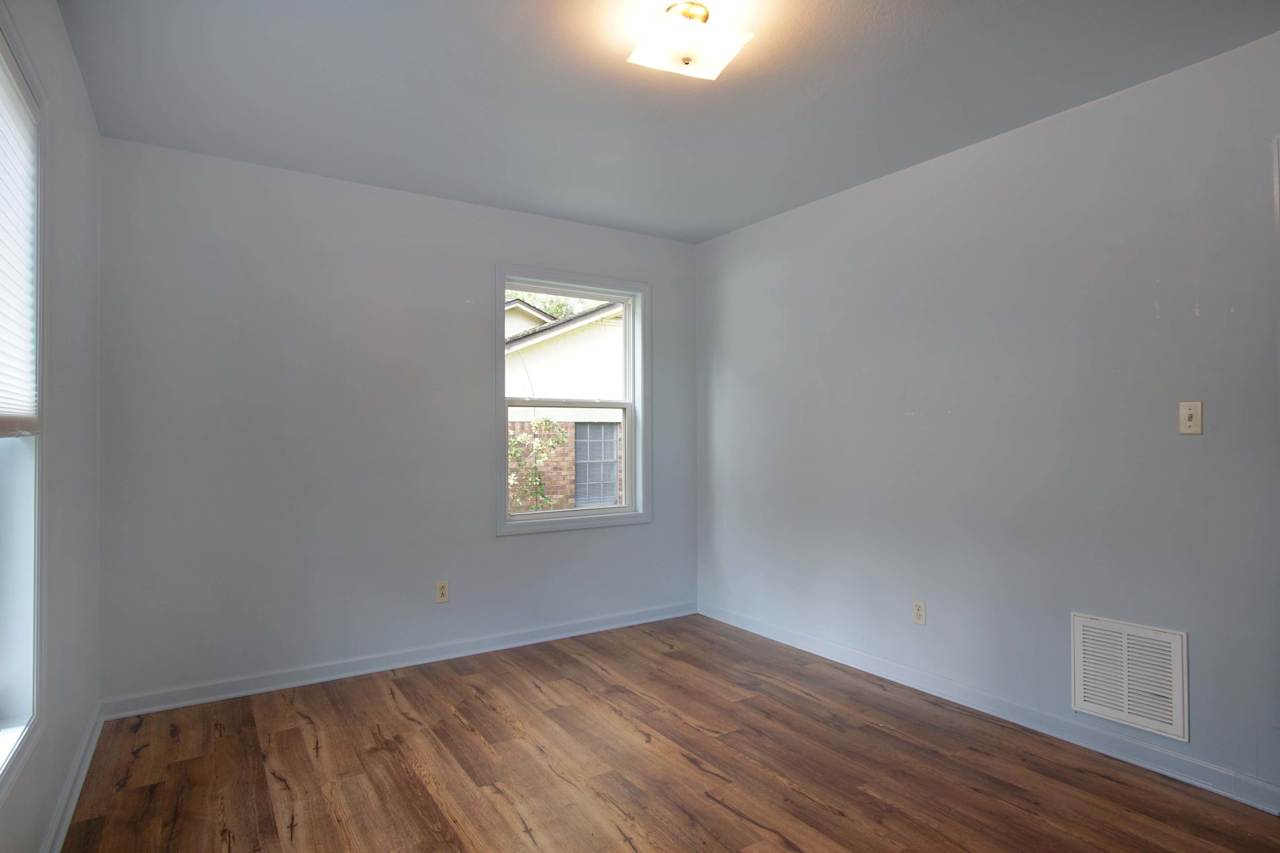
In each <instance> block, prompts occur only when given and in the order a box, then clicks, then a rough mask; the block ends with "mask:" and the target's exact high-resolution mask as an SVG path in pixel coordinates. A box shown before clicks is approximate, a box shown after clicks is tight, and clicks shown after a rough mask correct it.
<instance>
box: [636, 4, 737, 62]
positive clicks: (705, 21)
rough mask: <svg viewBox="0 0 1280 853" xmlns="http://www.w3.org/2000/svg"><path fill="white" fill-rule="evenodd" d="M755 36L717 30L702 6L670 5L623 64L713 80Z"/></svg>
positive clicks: (709, 14)
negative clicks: (628, 63)
mask: <svg viewBox="0 0 1280 853" xmlns="http://www.w3.org/2000/svg"><path fill="white" fill-rule="evenodd" d="M754 35H755V33H744V32H739V31H737V30H729V29H721V28H719V27H717V26H716V25H714V24H712V23H711V11H710V10H709V9H707V7H706V6H704V5H703V4H702V3H672V4H671V5H670V6H668V7H667V11H666V13H665V14H663V15H662V16H661V17H660V18H658V19H657V20H655V21H653V23H652V25H651V26H650V28H649V30H648V31H647V32H646V33H644V34H643V35H642V36H641V38H640V40H639V41H638V42H637V43H636V49H635V50H633V51H631V56H629V57H627V62H630V63H632V64H633V65H643V66H645V67H646V68H656V69H658V70H659V71H670V72H672V73H673V74H683V75H685V76H686V77H698V78H700V79H702V80H714V79H716V78H717V77H719V76H720V72H721V71H723V70H724V67H725V66H726V65H728V64H729V63H730V61H732V60H733V58H734V57H735V56H737V55H738V51H740V50H742V46H743V45H745V44H746V43H747V42H749V41H751V39H752V37H753V36H754Z"/></svg>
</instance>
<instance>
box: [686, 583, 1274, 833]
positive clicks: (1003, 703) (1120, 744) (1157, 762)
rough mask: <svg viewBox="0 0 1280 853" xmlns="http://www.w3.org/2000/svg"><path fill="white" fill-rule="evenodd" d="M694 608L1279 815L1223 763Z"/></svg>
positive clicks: (1268, 796) (1262, 786) (1260, 784)
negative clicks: (1188, 754)
mask: <svg viewBox="0 0 1280 853" xmlns="http://www.w3.org/2000/svg"><path fill="white" fill-rule="evenodd" d="M699 611H700V612H701V613H702V614H703V615H705V616H709V617H710V618H712V619H716V620H718V621H720V622H725V623H728V624H729V625H733V626H735V627H737V628H741V629H743V630H744V631H750V632H751V633H753V634H760V635H761V636H764V637H768V638H769V639H771V640H777V641H778V642H780V643H785V644H786V645H788V646H793V647H795V648H797V649H802V650H804V651H806V652H812V653H813V654H815V655H819V656H820V657H824V658H827V659H829V660H833V661H836V662H838V663H842V664H845V665H847V666H851V667H854V668H856V669H861V670H863V671H865V672H869V673H872V674H873V675H878V676H880V677H882V678H887V679H889V680H890V681H896V682H898V683H899V684H905V685H907V686H908V687H914V688H915V689H917V690H923V691H924V692H926V693H931V694H933V695H934V696H939V697H941V698H943V699H947V700H949V701H952V702H955V703H957V704H960V705H965V706H967V707H970V708H974V709H976V710H979V711H983V712H985V713H988V714H991V715H993V716H996V717H1000V718H1001V719H1004V720H1008V721H1010V722H1013V723H1017V724H1018V725H1022V726H1026V727H1027V728H1029V729H1034V730H1035V731H1038V732H1042V733H1044V734H1047V735H1052V736H1053V737H1057V738H1061V739H1062V740H1065V741H1070V742H1071V743H1074V744H1077V745H1079V746H1083V747H1085V748H1087V749H1092V750H1095V751H1096V752H1101V753H1103V754H1104V755H1109V756H1111V757H1112V758H1118V759H1120V760H1121V761H1127V762H1129V763H1130V764H1136V765H1138V766H1139V767H1144V768H1146V769H1147V770H1153V771H1155V772H1156V773H1161V774H1163V775H1165V776H1171V777H1173V778H1174V779H1178V780H1180V781H1183V782H1187V783H1189V784H1192V785H1195V786H1197V787H1199V788H1205V789H1207V790H1210V791H1213V792H1214V793H1218V794H1222V795H1223V796H1225V797H1230V798H1231V799H1233V800H1239V801H1240V802H1242V803H1246V804H1248V805H1251V806H1254V807H1255V808H1260V809H1263V810H1264V811H1268V812H1271V813H1272V814H1280V786H1277V785H1274V784H1272V783H1270V782H1267V781H1265V780H1263V779H1259V778H1257V777H1256V776H1250V775H1248V774H1245V773H1240V772H1238V771H1236V770H1232V769H1230V768H1228V767H1219V766H1218V765H1216V764H1210V763H1209V762H1207V761H1201V760H1200V759H1197V758H1191V757H1190V756H1186V755H1182V754H1180V753H1177V752H1173V751H1172V750H1167V749H1162V748H1160V747H1159V746H1155V745H1153V744H1149V743H1144V742H1142V741H1139V740H1136V739H1133V738H1128V737H1125V736H1123V735H1120V734H1116V733H1114V732H1107V731H1101V730H1099V729H1096V728H1093V727H1092V726H1089V725H1086V724H1084V723H1082V722H1080V721H1078V720H1076V719H1072V718H1068V717H1059V716H1057V715H1054V714H1048V713H1045V712H1043V711H1038V710H1036V709H1034V708H1029V707H1027V706H1025V705H1020V704H1018V703H1016V702H1012V701H1009V700H1007V699H1002V698H1000V697H999V696H994V695H992V694H990V693H986V692H984V691H982V690H978V689H976V688H973V687H968V686H966V685H964V684H960V683H959V682H956V681H952V680H951V679H949V678H945V677H943V676H939V675H934V674H933V673H929V672H924V671H923V670H919V669H915V668H914V667H909V666H904V665H902V664H899V663H894V662H893V661H889V660H885V659H884V658H880V657H876V656H875V655H869V654H867V653H865V652H861V651H858V650H857V649H854V648H851V647H849V646H846V645H843V644H841V643H836V642H832V641H830V640H823V639H820V638H818V637H811V636H809V635H807V634H804V633H801V632H799V631H792V630H790V629H788V628H782V627H779V626H777V625H771V624H769V623H766V622H762V621H760V620H758V619H754V618H752V617H750V616H745V615H743V614H741V613H735V612H732V611H729V610H725V609H723V608H720V607H715V606H711V605H703V606H702V607H700V608H699Z"/></svg>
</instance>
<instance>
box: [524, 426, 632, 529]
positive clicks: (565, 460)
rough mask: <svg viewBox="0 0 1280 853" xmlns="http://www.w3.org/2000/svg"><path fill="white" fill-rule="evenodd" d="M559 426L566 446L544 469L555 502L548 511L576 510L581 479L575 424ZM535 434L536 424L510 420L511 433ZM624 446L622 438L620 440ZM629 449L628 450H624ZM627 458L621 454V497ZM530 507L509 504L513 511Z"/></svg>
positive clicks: (619, 478) (619, 474)
mask: <svg viewBox="0 0 1280 853" xmlns="http://www.w3.org/2000/svg"><path fill="white" fill-rule="evenodd" d="M558 425H559V426H560V428H561V429H563V430H564V432H565V437H566V438H565V443H564V445H563V446H561V447H560V448H559V449H558V450H557V451H556V453H555V454H554V455H552V456H551V458H549V459H548V460H547V461H546V463H545V464H544V465H543V466H542V481H543V483H544V485H545V488H546V492H547V497H548V498H549V499H550V500H551V506H549V507H547V509H572V508H573V507H574V503H575V501H574V495H575V492H576V486H577V476H576V473H575V468H574V441H573V437H574V430H575V426H576V425H575V424H574V422H573V421H560V422H558ZM529 432H533V424H531V423H529V422H528V421H508V422H507V434H508V435H511V434H516V433H529ZM618 441H619V443H622V438H621V435H619V439H618ZM624 449H625V448H624ZM624 467H625V466H624V465H623V455H622V453H619V454H618V496H619V499H621V497H622V490H623V481H622V473H623V470H624ZM528 509H529V508H528V507H517V506H515V505H513V504H511V503H510V502H508V506H507V510H508V511H509V512H522V511H528Z"/></svg>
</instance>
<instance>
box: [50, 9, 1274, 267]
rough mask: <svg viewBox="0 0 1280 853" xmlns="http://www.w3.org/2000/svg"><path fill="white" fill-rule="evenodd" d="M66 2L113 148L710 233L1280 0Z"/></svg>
mask: <svg viewBox="0 0 1280 853" xmlns="http://www.w3.org/2000/svg"><path fill="white" fill-rule="evenodd" d="M655 5H656V6H657V7H658V8H663V7H665V6H666V5H667V0H62V2H61V6H62V10H63V15H64V16H65V18H66V22H67V27H68V30H69V31H70V33H71V36H72V41H73V43H74V45H75V49H76V53H77V55H78V57H79V60H80V64H81V68H82V70H83V72H84V77H85V82H86V83H87V84H88V88H89V93H90V96H91V97H92V99H93V105H94V110H95V111H96V113H97V118H98V123H99V126H100V128H101V130H102V132H103V134H105V135H107V136H113V137H117V138H121V139H132V140H137V141H141V142H149V143H154V144H158V145H167V146H172V147H175V148H184V149H188V150H191V151H198V152H203V153H207V154H214V155H219V156H223V157H231V158H234V159H237V160H243V161H248V162H251V163H260V164H264V165H269V166H279V167H283V168H287V169H295V170H300V171H304V172H313V173H316V174H320V175H329V176H332V177H336V178H345V179H348V180H353V181H361V182H363V183H368V184H376V185H380V186H385V187H393V188H396V189H402V190H411V191H414V192H421V193H429V194H431V195H437V196H444V197H447V198H454V199H461V200H465V201H473V202H480V203H484V204H492V205H498V206H500V207H506V208H512V209H515V210H525V211H531V212H535V213H545V214H550V215H553V216H560V217H564V218H567V219H574V220H579V221H582V222H592V223H598V224H603V225H611V226H616V227H619V228H626V229H630V230H633V231H641V232H646V233H650V234H658V235H662V236H667V237H674V238H677V239H681V240H688V241H694V242H696V241H700V240H704V239H707V238H709V237H713V236H716V235H718V234H722V233H724V232H726V231H730V230H732V229H734V228H737V227H739V226H742V225H745V224H748V223H750V222H754V221H756V220H759V219H762V218H764V217H767V216H770V215H772V214H775V213H778V212H781V211H783V210H787V209H789V208H792V207H795V206H797V205H800V204H804V203H805V202H808V201H812V200H813V199H816V198H820V197H822V196H825V195H829V194H831V193H833V192H837V191H839V190H842V189H845V188H847V187H850V186H853V185H855V184H859V183H863V182H865V181H868V180H871V179H873V178H876V177H879V176H881V175H885V174H887V173H889V172H893V171H896V170H898V169H901V168H903V167H906V166H909V165H912V164H914V163H918V162H921V161H923V160H926V159H929V158H931V157H935V156H937V155H939V154H942V153H945V152H947V151H951V150H954V149H956V148H959V147H962V146H964V145H967V144H970V143H972V142H976V141H978V140H981V139H984V138H987V137H990V136H993V135H995V134H998V133H1001V132H1003V131H1006V130H1009V129H1011V128H1014V127H1017V126H1019V125H1022V124H1026V123H1028V122H1030V121H1034V120H1035V119H1038V118H1042V117H1044V116H1047V115H1051V114H1053V113H1056V112H1061V111H1062V110H1064V109H1067V108H1069V107H1072V106H1075V105H1077V104H1081V103H1084V102H1086V101H1090V100H1093V99H1095V98H1098V97H1100V96H1103V95H1106V94H1109V93H1111V92H1114V91H1117V90H1119V89H1122V88H1125V87H1128V86H1131V85H1134V84H1136V83H1139V82H1141V81H1143V80H1147V79H1150V78H1152V77H1155V76H1158V75H1160V74H1163V73H1166V72H1168V71H1172V70H1174V69H1176V68H1179V67H1182V66H1184V65H1188V64H1190V63H1192V62H1196V61H1198V60H1201V59H1205V58H1207V57H1209V56H1212V55H1214V54H1217V53H1221V52H1222V51H1225V50H1228V49H1230V48H1232V47H1236V46H1238V45H1241V44H1243V43H1245V42H1247V41H1251V40H1253V39H1255V38H1259V37H1262V36H1264V35H1267V34H1270V33H1272V32H1275V31H1277V30H1280V2H1277V0H708V3H707V5H708V6H709V7H710V8H711V13H712V17H713V19H716V18H717V16H719V20H720V21H724V20H726V19H730V18H734V17H737V18H739V19H742V20H747V21H749V22H750V28H752V29H754V30H755V31H756V38H755V40H754V41H752V42H751V43H750V44H748V45H747V47H746V48H745V49H744V50H743V52H742V54H741V55H740V56H739V57H738V59H736V60H735V61H734V62H733V63H732V64H730V65H729V67H728V69H726V71H725V73H724V74H723V75H722V76H721V78H720V79H719V80H718V81H716V82H707V81H702V80H694V79H691V78H686V77H680V76H676V75H672V74H664V73H661V72H657V71H652V70H649V69H646V68H640V67H637V66H633V65H628V64H627V63H626V62H625V59H626V57H627V54H628V53H629V52H630V49H631V46H632V45H631V42H630V40H629V38H628V33H627V22H628V20H629V16H632V15H634V14H635V13H636V12H637V11H638V10H639V11H643V10H646V9H647V8H651V7H653V6H655Z"/></svg>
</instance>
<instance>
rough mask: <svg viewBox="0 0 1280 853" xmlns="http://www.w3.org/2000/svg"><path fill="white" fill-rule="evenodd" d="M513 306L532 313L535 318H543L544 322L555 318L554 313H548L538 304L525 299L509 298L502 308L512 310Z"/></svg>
mask: <svg viewBox="0 0 1280 853" xmlns="http://www.w3.org/2000/svg"><path fill="white" fill-rule="evenodd" d="M512 308H515V309H517V310H519V311H524V312H525V313H526V314H529V315H532V316H533V317H534V318H536V319H538V320H541V321H542V322H544V323H549V322H551V321H552V320H554V319H555V315H554V314H548V313H547V312H546V311H543V310H542V309H541V308H539V307H538V306H536V305H532V304H530V303H528V302H525V301H524V300H523V299H508V300H507V304H506V306H505V307H504V308H503V309H502V310H504V311H510V310H511V309H512Z"/></svg>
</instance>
